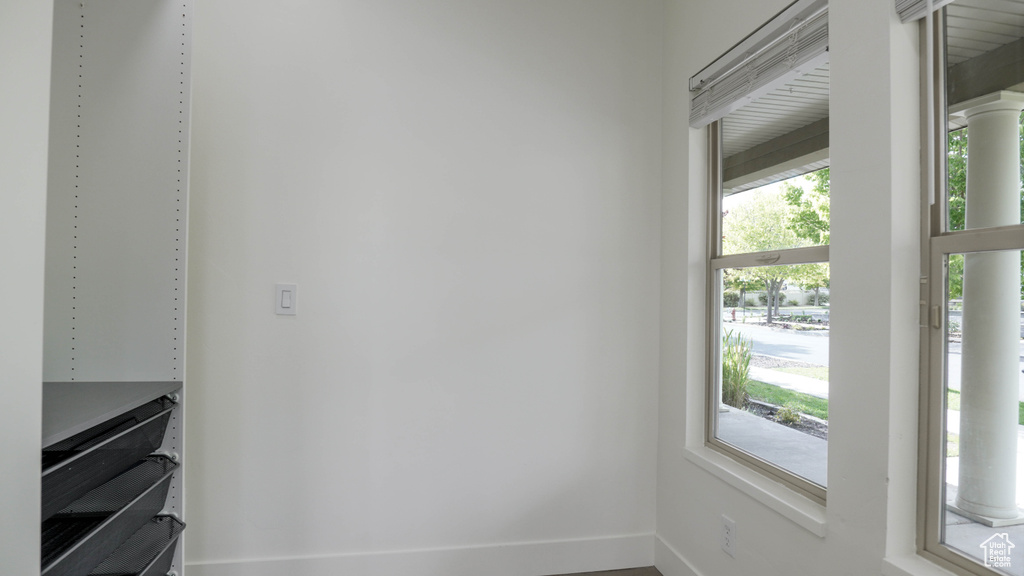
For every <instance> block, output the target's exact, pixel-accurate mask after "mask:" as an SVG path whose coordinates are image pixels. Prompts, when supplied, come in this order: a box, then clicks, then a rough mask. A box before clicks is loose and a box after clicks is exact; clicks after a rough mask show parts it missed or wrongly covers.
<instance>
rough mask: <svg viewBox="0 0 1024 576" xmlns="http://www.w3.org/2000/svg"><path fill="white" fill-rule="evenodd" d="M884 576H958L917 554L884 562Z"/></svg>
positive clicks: (888, 559)
mask: <svg viewBox="0 0 1024 576" xmlns="http://www.w3.org/2000/svg"><path fill="white" fill-rule="evenodd" d="M882 576H956V575H955V573H953V572H950V571H949V570H945V569H943V568H940V567H939V566H937V565H935V564H932V563H931V562H929V561H927V560H925V559H924V558H922V557H920V556H918V555H917V554H905V555H899V556H890V557H888V558H886V559H884V560H882Z"/></svg>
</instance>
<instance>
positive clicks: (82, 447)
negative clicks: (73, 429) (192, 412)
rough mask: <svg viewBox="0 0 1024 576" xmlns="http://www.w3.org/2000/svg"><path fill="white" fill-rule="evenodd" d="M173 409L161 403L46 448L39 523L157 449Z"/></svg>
mask: <svg viewBox="0 0 1024 576" xmlns="http://www.w3.org/2000/svg"><path fill="white" fill-rule="evenodd" d="M174 406H175V404H174V402H172V401H171V400H169V399H167V398H160V399H159V400H154V401H153V402H149V403H148V404H145V405H143V406H140V407H138V408H136V409H135V410H132V411H130V412H127V413H125V414H122V415H120V416H118V417H117V418H113V419H111V420H108V421H107V422H104V423H103V424H101V425H99V426H95V427H93V428H91V429H89V430H86V431H85V432H82V433H80V434H76V435H75V436H72V437H71V438H68V439H67V440H64V441H63V442H59V443H57V444H54V445H53V446H49V447H47V448H45V449H44V450H43V484H42V492H43V493H42V519H43V520H46V519H48V518H50V517H51V516H53V515H54V514H56V513H57V512H58V511H60V510H61V509H62V508H64V507H65V506H67V505H69V504H71V503H72V502H74V501H75V500H76V499H77V498H79V497H80V496H82V495H83V494H85V493H86V492H88V491H90V490H92V489H93V488H96V487H97V486H100V485H101V484H103V483H104V482H106V481H108V480H110V479H111V478H113V477H115V476H117V475H118V474H120V473H122V472H124V471H125V470H127V469H128V468H130V467H131V466H132V465H133V464H136V463H137V462H138V461H139V460H141V459H142V458H144V457H146V456H148V455H149V454H151V453H152V452H153V451H154V450H156V449H157V448H159V447H160V444H161V443H162V442H163V436H164V432H165V431H166V429H167V423H168V421H169V420H170V417H171V410H173V409H174Z"/></svg>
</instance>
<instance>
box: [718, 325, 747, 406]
mask: <svg viewBox="0 0 1024 576" xmlns="http://www.w3.org/2000/svg"><path fill="white" fill-rule="evenodd" d="M751 355H752V352H751V342H750V340H744V339H743V337H742V336H740V335H739V334H736V335H733V331H732V330H726V331H725V335H723V336H722V402H723V403H725V404H728V405H729V406H735V407H736V408H742V407H743V402H744V401H745V400H746V399H747V384H748V383H749V382H750V357H751Z"/></svg>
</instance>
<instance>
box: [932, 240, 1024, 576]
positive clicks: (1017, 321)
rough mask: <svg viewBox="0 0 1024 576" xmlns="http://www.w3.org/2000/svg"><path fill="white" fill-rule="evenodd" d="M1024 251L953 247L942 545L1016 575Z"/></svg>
mask: <svg viewBox="0 0 1024 576" xmlns="http://www.w3.org/2000/svg"><path fill="white" fill-rule="evenodd" d="M1022 256H1024V252H1021V251H1018V250H1007V251H994V252H980V253H971V254H952V255H950V257H949V266H948V269H949V272H948V275H947V281H946V288H947V294H948V296H949V302H948V306H947V310H948V312H947V321H946V326H947V333H946V366H947V370H946V387H945V395H946V414H945V433H946V444H945V496H944V501H945V503H946V506H945V508H944V510H943V527H944V530H943V534H942V543H944V544H945V545H947V546H949V547H951V548H953V549H955V550H957V551H958V552H960V553H962V554H965V555H967V556H970V557H973V558H975V559H977V560H978V561H979V562H981V563H982V564H986V563H987V565H988V566H989V567H990V568H993V569H996V571H997V572H1001V573H1005V574H1014V575H1024V511H1022V508H1024V456H1022V450H1024V441H1022V439H1024V426H1022V423H1024V404H1022V403H1021V401H1022V400H1024V374H1022V372H1021V371H1022V369H1024V342H1022V340H1021V337H1022V336H1024V323H1022V313H1024V308H1022V301H1021V298H1022V295H1024V281H1022V278H1024V275H1022V271H1024V269H1022V266H1021V262H1022ZM1004 552H1006V553H1007V555H1004Z"/></svg>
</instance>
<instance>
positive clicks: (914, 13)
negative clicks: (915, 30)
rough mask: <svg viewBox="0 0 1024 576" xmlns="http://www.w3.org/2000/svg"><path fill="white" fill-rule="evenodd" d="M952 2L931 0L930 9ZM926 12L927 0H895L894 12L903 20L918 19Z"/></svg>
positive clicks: (949, 0) (936, 8) (951, 0)
mask: <svg viewBox="0 0 1024 576" xmlns="http://www.w3.org/2000/svg"><path fill="white" fill-rule="evenodd" d="M952 2H953V0H932V10H938V9H939V8H942V7H943V6H945V5H946V4H950V3H952ZM927 12H928V2H927V0H896V13H897V14H899V15H900V20H902V21H903V22H910V21H911V20H920V19H921V18H924V16H925V14H926V13H927Z"/></svg>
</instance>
